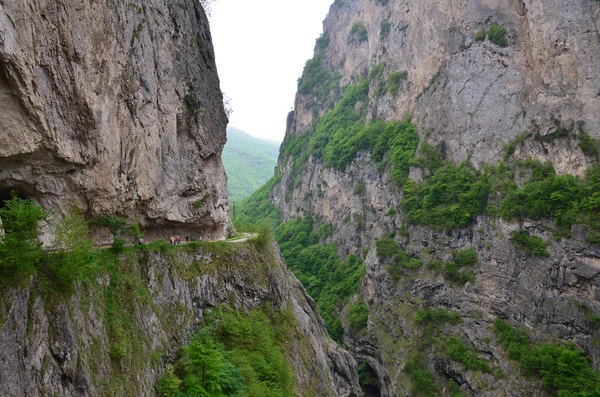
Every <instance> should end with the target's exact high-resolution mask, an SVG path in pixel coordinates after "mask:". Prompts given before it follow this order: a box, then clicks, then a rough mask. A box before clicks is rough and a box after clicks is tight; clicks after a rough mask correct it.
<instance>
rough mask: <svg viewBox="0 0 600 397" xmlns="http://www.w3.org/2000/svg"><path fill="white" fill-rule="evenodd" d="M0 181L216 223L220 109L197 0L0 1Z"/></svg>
mask: <svg viewBox="0 0 600 397" xmlns="http://www.w3.org/2000/svg"><path fill="white" fill-rule="evenodd" d="M0 106H1V107H2V114H0V193H2V196H3V198H4V197H6V196H8V195H9V194H10V191H13V190H14V191H17V192H18V193H19V194H20V195H22V196H24V197H27V198H30V199H33V200H35V201H36V202H38V203H39V204H41V205H43V206H44V208H45V209H46V210H47V211H50V212H54V213H56V214H57V215H58V216H61V215H64V214H66V213H68V212H69V211H70V210H71V208H72V207H73V206H76V207H79V208H80V209H81V210H83V211H84V212H85V213H86V214H87V216H88V217H94V216H96V215H98V214H118V215H121V216H127V217H131V218H133V219H134V220H136V221H139V222H140V224H141V225H142V228H143V229H145V230H146V231H147V233H149V234H150V235H152V233H153V231H156V232H157V233H159V232H160V233H162V234H163V235H164V234H165V233H168V232H169V230H170V229H176V230H180V231H183V230H189V231H190V232H195V234H200V233H202V234H203V235H204V236H205V237H209V238H223V237H224V236H226V234H227V230H226V229H227V224H228V210H229V208H228V206H229V204H228V202H227V191H226V176H225V172H224V170H223V166H222V164H221V151H222V148H223V146H224V144H225V141H226V133H225V126H226V123H227V117H226V114H225V111H224V108H223V103H222V94H221V91H220V88H219V79H218V76H217V70H216V66H215V60H214V51H213V47H212V42H211V35H210V31H209V26H208V21H207V19H206V15H205V13H204V11H203V9H202V7H201V5H200V3H199V2H198V1H194V0H176V1H164V0H140V1H137V2H122V1H113V0H103V1H101V2H93V1H89V0H82V1H75V2H73V1H62V0H59V1H41V2H40V1H30V0H26V1H21V0H3V1H1V2H0Z"/></svg>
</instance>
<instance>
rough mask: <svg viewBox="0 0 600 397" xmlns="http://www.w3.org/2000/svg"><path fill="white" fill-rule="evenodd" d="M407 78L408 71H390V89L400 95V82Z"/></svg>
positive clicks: (392, 92) (394, 93)
mask: <svg viewBox="0 0 600 397" xmlns="http://www.w3.org/2000/svg"><path fill="white" fill-rule="evenodd" d="M405 78H406V71H405V70H402V71H396V72H392V73H390V76H389V77H388V90H389V91H390V93H391V94H392V95H394V96H396V95H398V90H399V89H400V83H401V82H402V80H404V79H405Z"/></svg>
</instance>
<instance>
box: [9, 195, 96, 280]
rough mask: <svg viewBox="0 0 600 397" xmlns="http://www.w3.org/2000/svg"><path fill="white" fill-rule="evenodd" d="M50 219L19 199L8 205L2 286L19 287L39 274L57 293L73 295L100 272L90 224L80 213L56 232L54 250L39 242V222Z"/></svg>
mask: <svg viewBox="0 0 600 397" xmlns="http://www.w3.org/2000/svg"><path fill="white" fill-rule="evenodd" d="M45 218H46V214H45V213H44V211H43V210H42V208H41V207H39V206H37V205H35V204H34V203H33V202H32V201H30V200H26V199H22V198H19V197H18V196H16V195H13V197H12V198H11V199H10V200H7V201H5V202H4V207H3V208H2V209H0V219H2V228H3V229H4V235H3V236H0V285H5V284H18V283H21V282H23V281H24V280H26V279H27V278H28V277H29V276H30V275H32V274H34V273H37V274H39V275H40V276H42V278H41V281H42V282H43V283H44V284H45V285H46V286H47V287H48V288H50V289H51V290H53V291H56V292H69V291H71V290H72V288H73V286H74V284H75V283H76V282H77V281H80V280H83V279H85V278H89V277H91V276H92V275H93V274H94V273H95V271H96V262H97V255H96V253H95V252H94V251H93V242H92V241H91V240H90V239H89V231H88V227H87V224H86V223H85V221H84V220H83V218H82V217H81V215H79V214H78V213H77V212H76V211H73V212H72V214H71V215H69V216H68V217H66V218H65V219H64V220H62V221H61V222H60V223H59V224H58V225H57V226H56V230H55V241H54V244H53V247H52V250H44V249H43V248H42V244H41V243H39V242H38V241H37V237H38V230H37V228H38V222H39V221H40V220H42V219H45Z"/></svg>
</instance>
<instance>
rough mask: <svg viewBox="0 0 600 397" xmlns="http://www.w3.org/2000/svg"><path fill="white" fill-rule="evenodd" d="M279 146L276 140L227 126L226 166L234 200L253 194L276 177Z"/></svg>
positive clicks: (224, 162)
mask: <svg viewBox="0 0 600 397" xmlns="http://www.w3.org/2000/svg"><path fill="white" fill-rule="evenodd" d="M279 145H280V144H279V143H277V142H275V141H270V140H266V139H260V138H255V137H253V136H251V135H249V134H247V133H245V132H244V131H241V130H239V129H237V128H234V127H227V144H226V145H225V148H224V149H223V165H224V167H225V171H226V172H227V177H228V181H227V187H228V189H229V199H230V200H231V201H232V202H236V201H240V200H241V199H243V198H245V197H248V196H250V195H251V194H252V193H253V192H254V191H256V189H258V188H259V187H260V186H262V185H263V184H264V183H265V182H266V181H268V180H269V178H270V177H271V176H273V169H274V168H275V166H276V165H277V157H278V156H279Z"/></svg>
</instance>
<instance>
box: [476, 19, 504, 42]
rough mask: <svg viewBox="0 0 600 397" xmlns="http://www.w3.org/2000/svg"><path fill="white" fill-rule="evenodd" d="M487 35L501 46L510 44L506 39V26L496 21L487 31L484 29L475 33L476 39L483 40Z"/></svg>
mask: <svg viewBox="0 0 600 397" xmlns="http://www.w3.org/2000/svg"><path fill="white" fill-rule="evenodd" d="M486 36H487V37H488V39H490V41H491V42H492V43H494V44H496V45H498V46H500V47H506V46H507V45H508V41H507V40H506V28H505V27H504V26H502V25H499V24H497V23H496V24H494V25H492V26H490V28H489V29H488V30H487V31H485V30H482V31H479V32H477V33H475V40H477V41H483V40H485V37H486Z"/></svg>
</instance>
